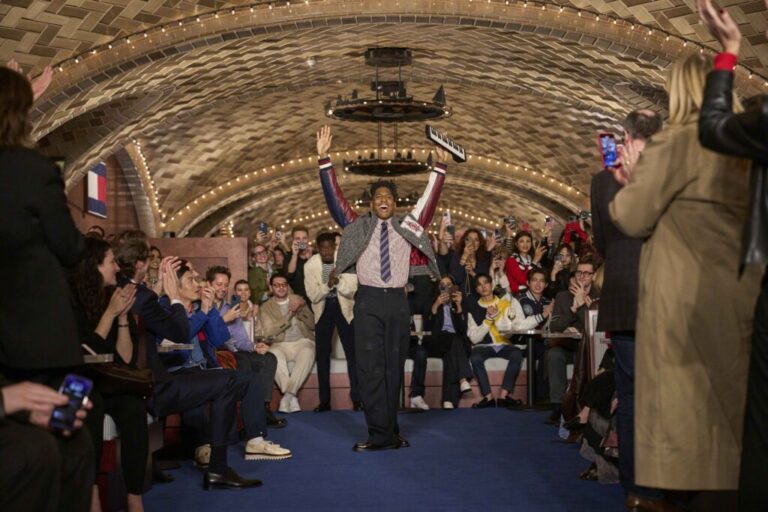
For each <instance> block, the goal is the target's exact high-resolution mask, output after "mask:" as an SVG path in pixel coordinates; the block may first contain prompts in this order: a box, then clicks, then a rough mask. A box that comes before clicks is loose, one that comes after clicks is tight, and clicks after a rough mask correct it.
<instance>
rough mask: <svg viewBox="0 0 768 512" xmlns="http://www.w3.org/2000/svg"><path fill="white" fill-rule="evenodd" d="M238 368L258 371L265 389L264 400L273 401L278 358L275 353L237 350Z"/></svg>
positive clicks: (263, 389)
mask: <svg viewBox="0 0 768 512" xmlns="http://www.w3.org/2000/svg"><path fill="white" fill-rule="evenodd" d="M235 359H236V360H237V369H238V370H243V371H250V372H254V373H257V374H258V375H259V378H260V379H261V389H262V391H264V401H265V402H271V401H272V383H273V382H274V381H275V373H276V372H277V358H276V357H275V354H273V353H271V352H267V353H266V354H258V353H256V352H235Z"/></svg>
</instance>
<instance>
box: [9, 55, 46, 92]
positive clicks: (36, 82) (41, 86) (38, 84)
mask: <svg viewBox="0 0 768 512" xmlns="http://www.w3.org/2000/svg"><path fill="white" fill-rule="evenodd" d="M6 65H7V66H8V68H9V69H12V70H13V71H15V72H17V73H18V74H20V75H22V76H25V77H26V78H27V80H29V83H30V85H31V86H32V101H33V102H35V101H37V100H38V98H40V96H42V95H43V93H44V92H45V90H46V89H48V86H49V85H51V81H52V80H53V69H52V68H51V67H50V66H47V67H45V69H43V72H42V73H40V76H38V77H37V78H35V79H33V78H32V75H31V74H28V75H24V72H23V71H22V69H21V66H20V65H19V63H18V62H16V60H15V59H11V60H9V61H8V63H7V64H6Z"/></svg>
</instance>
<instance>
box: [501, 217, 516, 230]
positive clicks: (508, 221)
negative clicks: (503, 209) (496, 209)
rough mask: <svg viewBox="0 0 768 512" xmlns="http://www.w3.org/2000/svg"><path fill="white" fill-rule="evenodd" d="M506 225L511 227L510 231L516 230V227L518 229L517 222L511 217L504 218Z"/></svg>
mask: <svg viewBox="0 0 768 512" xmlns="http://www.w3.org/2000/svg"><path fill="white" fill-rule="evenodd" d="M504 224H506V225H507V226H509V229H515V227H517V221H516V220H515V218H514V217H512V216H511V215H510V216H509V217H504Z"/></svg>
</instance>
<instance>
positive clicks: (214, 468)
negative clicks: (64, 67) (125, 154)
mask: <svg viewBox="0 0 768 512" xmlns="http://www.w3.org/2000/svg"><path fill="white" fill-rule="evenodd" d="M699 9H700V12H701V16H702V20H703V22H704V24H705V25H706V26H707V27H708V28H709V29H710V31H711V32H712V33H713V35H714V36H715V37H716V38H717V40H718V41H719V42H720V43H721V44H722V46H723V52H722V53H720V54H719V55H718V56H717V57H716V58H715V59H714V62H713V61H712V60H711V59H708V58H706V57H705V56H703V55H701V54H699V53H693V54H690V55H688V56H686V57H683V58H681V59H680V60H678V61H677V62H676V63H674V64H673V66H672V69H671V73H670V76H669V79H668V82H667V92H668V95H669V113H670V115H669V119H668V124H667V126H666V127H663V123H662V120H661V118H660V116H659V115H658V114H657V113H655V112H653V111H648V110H638V111H633V112H631V113H630V114H629V115H628V116H627V117H626V119H625V122H624V129H625V133H624V134H623V145H622V146H621V147H620V152H619V160H618V162H617V163H616V164H615V165H613V166H611V167H606V168H605V169H603V170H602V171H601V172H599V173H598V174H596V175H595V176H594V177H593V180H592V187H591V201H592V205H591V221H590V220H589V218H590V215H589V214H587V215H579V216H573V217H571V218H569V219H568V222H567V223H566V224H565V226H564V229H563V231H562V233H561V234H559V236H558V237H557V239H555V237H554V235H553V231H552V227H553V225H552V223H551V220H550V219H549V218H547V219H546V222H545V223H544V226H545V227H544V228H543V229H536V230H534V229H531V228H530V226H529V224H527V223H525V222H522V221H520V220H516V219H514V218H511V217H505V218H503V220H502V224H503V227H502V228H501V229H500V230H497V232H495V233H494V236H487V231H486V230H484V229H481V228H475V227H471V226H468V227H465V228H464V229H459V230H457V226H455V225H454V224H453V222H452V220H451V218H450V214H449V213H448V212H446V213H445V214H443V215H442V217H441V218H440V228H439V231H438V234H437V235H430V234H429V231H428V230H429V227H430V226H431V224H432V222H433V217H434V216H435V213H436V211H437V204H438V202H439V198H440V194H441V192H442V189H443V187H444V184H445V183H446V179H447V174H448V166H447V165H446V163H445V162H447V161H448V159H449V155H448V153H447V152H445V151H444V150H442V149H437V150H436V156H437V158H436V163H435V165H434V166H433V167H432V169H431V171H430V176H429V179H428V182H427V185H426V188H425V190H424V193H423V195H422V196H421V198H420V199H419V200H418V201H416V203H415V206H413V208H412V209H411V210H410V211H408V212H406V213H405V214H398V213H397V212H396V200H397V197H398V194H397V187H396V185H395V184H394V182H391V181H377V182H375V183H373V184H371V186H370V191H369V192H370V197H371V204H370V206H371V209H370V212H367V213H365V214H358V213H357V212H356V211H355V210H354V209H353V208H351V207H350V204H349V203H348V201H347V200H346V199H345V197H344V194H343V192H342V190H341V188H340V186H339V184H338V182H337V180H336V174H335V170H334V166H333V163H332V162H331V159H330V156H329V155H330V149H331V142H332V134H331V129H330V127H328V126H325V127H322V128H321V129H320V130H319V131H318V133H317V154H318V162H319V179H320V185H321V187H322V190H323V193H324V197H325V201H326V203H327V206H328V210H329V213H330V215H331V217H332V218H333V220H334V221H335V222H336V223H337V224H338V225H339V226H341V227H342V228H343V234H342V233H339V232H331V231H322V232H319V233H310V231H309V229H308V228H306V227H305V226H301V225H297V226H293V227H292V229H291V231H290V233H285V234H283V233H282V232H281V231H280V230H275V231H273V232H270V231H269V230H268V229H267V226H266V223H260V225H259V226H258V230H257V235H256V237H255V239H254V240H252V241H251V243H249V246H248V269H247V279H241V280H237V281H236V282H232V275H233V272H232V271H231V270H230V269H229V268H227V267H225V266H218V265H216V266H211V267H209V268H206V269H196V268H195V267H194V266H193V264H192V262H191V261H189V260H186V259H182V258H179V257H177V256H174V255H163V254H162V252H161V251H160V249H158V248H157V247H155V246H153V245H151V243H150V240H149V239H148V238H147V236H146V235H145V234H144V233H143V232H141V231H125V232H122V233H114V234H107V233H105V232H104V230H103V229H102V228H100V227H98V226H94V227H93V228H91V229H90V230H88V232H87V233H85V234H84V235H83V234H81V233H80V232H78V230H77V229H76V228H75V226H74V223H73V222H72V219H71V216H70V214H69V211H68V209H67V205H66V198H65V195H64V184H63V181H62V179H61V176H60V174H59V172H58V171H57V170H56V168H55V167H54V166H53V164H52V163H51V162H50V161H48V160H47V159H46V158H44V157H43V156H41V155H40V154H39V153H37V152H36V151H35V150H34V149H33V144H32V143H31V141H30V133H31V129H30V125H29V111H30V109H31V107H32V104H33V101H34V99H35V98H36V97H38V96H39V95H40V94H42V91H44V90H45V86H46V82H49V81H50V76H49V75H48V74H47V72H46V73H44V75H43V76H42V77H41V79H40V80H42V82H41V81H40V80H38V81H37V82H36V83H34V84H31V83H30V81H29V80H28V78H27V77H25V76H23V75H22V74H21V73H20V72H19V71H20V70H19V69H18V67H17V66H15V65H14V66H10V67H8V68H0V198H1V199H2V200H0V215H2V218H3V219H4V220H3V223H2V225H1V226H2V227H1V228H0V236H2V238H3V240H4V244H3V246H2V249H0V261H2V262H3V263H4V264H5V266H6V268H9V269H12V272H10V273H9V277H8V279H9V280H10V282H9V283H8V285H9V286H8V289H9V290H12V293H6V294H3V295H2V296H0V454H1V456H2V460H3V464H2V466H1V467H0V508H2V509H3V510H21V509H22V508H28V509H29V508H31V509H32V510H72V511H85V510H91V511H98V510H100V509H101V507H100V503H99V501H100V495H99V490H98V486H97V485H96V470H97V468H98V467H99V465H98V463H99V461H100V460H101V453H102V451H103V442H102V439H103V429H104V419H105V417H106V416H107V415H108V416H109V417H111V418H112V420H113V421H114V423H115V424H116V426H117V429H118V431H119V432H120V440H121V442H120V455H121V456H120V463H121V469H122V475H123V479H124V483H125V488H126V492H127V498H126V508H127V510H129V511H132V512H137V511H141V510H143V500H142V495H143V493H144V490H145V489H146V484H145V482H146V481H147V468H149V467H151V463H150V462H151V460H152V457H151V454H150V450H149V421H154V420H157V419H162V418H166V417H168V416H170V415H175V414H178V415H180V416H181V417H182V422H183V426H184V430H183V432H184V434H183V436H184V443H185V445H186V446H189V447H190V450H189V455H190V457H191V458H192V459H193V460H194V463H195V464H196V465H197V466H199V467H200V468H202V470H203V477H202V482H203V487H204V488H206V489H208V488H210V487H224V488H247V487H256V486H259V485H261V484H262V482H261V481H260V480H257V479H255V478H250V477H245V476H242V475H240V474H238V473H237V472H236V471H235V470H234V469H232V467H231V466H230V464H229V462H228V453H227V447H228V446H230V445H233V444H237V443H241V441H242V453H243V457H244V459H245V460H258V461H280V460H285V459H289V458H291V457H292V456H293V454H292V452H291V450H290V449H289V448H286V447H284V446H281V445H280V444H277V443H276V442H274V441H273V440H272V439H278V440H279V438H280V436H281V434H280V429H283V428H290V426H289V424H288V423H289V422H288V420H287V419H286V418H285V417H284V415H286V414H291V413H294V412H298V411H301V410H302V405H301V404H300V402H299V399H298V396H299V392H300V390H301V389H302V387H303V386H304V385H305V382H306V381H307V379H308V377H309V375H310V374H311V372H312V369H313V367H315V366H316V368H317V382H318V399H317V403H316V405H315V406H314V409H313V410H314V412H317V413H323V412H326V411H330V410H331V409H332V408H333V407H334V404H333V400H332V396H333V395H332V389H331V379H330V375H331V353H332V347H333V341H334V339H335V338H334V335H337V336H338V338H339V340H340V342H341V346H342V347H343V350H344V355H345V359H346V367H347V374H348V378H349V395H350V400H351V402H352V407H353V409H354V410H356V411H362V412H363V414H364V415H365V421H366V425H367V429H368V435H367V438H366V439H365V440H364V441H361V442H358V443H356V444H354V446H353V449H354V450H355V451H359V452H367V451H377V450H388V449H403V448H408V447H409V446H410V442H409V441H408V440H407V439H406V438H405V437H403V434H402V433H401V432H400V428H399V425H398V422H397V410H398V408H399V407H400V406H401V404H400V392H401V387H402V386H403V385H404V383H403V378H404V372H403V368H404V363H405V360H406V359H408V358H410V359H412V360H413V371H412V374H411V380H410V396H409V403H408V404H407V405H410V406H411V407H413V408H416V409H421V410H428V409H429V408H430V406H429V405H428V403H427V400H426V398H425V394H426V375H427V360H428V358H439V359H440V360H441V361H442V389H441V393H442V395H441V400H440V403H441V407H442V409H454V408H456V407H458V406H459V403H460V401H461V399H462V397H464V396H471V394H472V393H473V383H476V386H477V388H478V390H479V394H478V395H476V401H475V403H474V405H473V407H474V408H477V409H485V408H491V407H505V408H508V409H513V410H514V409H519V408H522V407H523V405H524V404H523V402H522V401H521V400H519V399H517V398H515V394H516V393H515V390H516V385H517V381H518V377H519V374H520V370H521V366H522V362H523V359H524V358H526V357H527V356H528V354H527V353H526V352H524V351H523V350H522V349H521V347H522V346H524V345H526V343H528V342H529V341H530V340H529V339H528V337H531V336H535V337H536V339H535V341H534V342H533V352H532V353H533V361H528V368H529V370H528V371H530V372H533V373H534V374H535V378H534V382H535V390H536V397H535V399H536V402H537V403H538V405H541V406H543V407H546V408H548V409H549V415H548V417H547V422H548V423H551V424H554V425H556V426H558V427H560V429H561V432H560V433H561V435H562V436H563V437H566V438H568V439H569V440H571V441H575V442H578V443H579V444H580V445H581V453H582V455H583V456H584V457H585V458H587V459H588V460H589V461H590V462H591V465H590V466H589V468H588V469H587V470H586V471H585V472H584V473H583V474H582V475H581V477H582V478H584V479H591V480H600V481H603V482H616V481H618V482H620V483H621V485H622V486H623V488H624V490H625V492H626V496H627V499H626V503H625V505H626V508H627V510H634V511H676V510H695V511H703V510H718V511H721V510H734V509H735V507H736V506H737V502H738V510H741V511H751V510H765V509H766V507H768V490H766V488H765V486H764V484H763V482H765V479H766V477H768V475H767V474H766V472H767V471H768V470H766V465H765V464H764V460H765V457H766V455H767V452H768V436H766V434H765V433H764V429H762V428H761V427H762V426H763V423H764V421H765V418H766V414H768V413H766V411H768V406H766V400H768V397H767V396H766V395H767V394H766V392H765V389H766V385H768V382H767V381H768V339H766V336H768V327H767V326H766V321H768V288H766V286H768V285H767V284H766V283H768V281H766V280H763V281H762V283H763V284H762V290H761V284H760V283H761V279H763V273H764V270H765V264H766V262H768V238H766V233H767V232H768V231H767V230H766V226H767V225H768V203H767V202H766V201H768V177H766V167H765V166H766V162H768V131H766V129H765V127H766V123H768V121H767V119H768V109H766V100H765V98H758V99H757V100H756V101H754V102H753V104H752V105H751V106H749V107H748V108H747V109H746V110H745V109H744V108H743V107H742V106H741V104H740V103H739V100H738V98H737V97H736V95H735V94H734V93H733V69H734V66H735V64H736V59H737V56H738V50H739V41H740V38H741V34H740V33H739V30H738V27H737V26H736V25H735V23H734V22H733V20H732V19H731V18H730V17H729V16H728V13H727V12H725V11H722V10H720V11H718V10H716V9H714V7H713V6H712V5H711V3H710V2H709V0H699ZM750 160H751V162H750ZM742 233H743V238H742ZM740 239H742V240H743V247H742V250H741V251H734V250H733V249H732V247H733V245H734V243H735V241H736V240H740ZM200 256H205V255H200ZM756 308H757V309H756ZM594 310H599V314H598V315H597V318H598V320H597V327H596V330H597V331H601V332H605V333H606V335H607V337H608V340H609V345H610V348H609V349H608V351H607V352H606V353H605V355H604V356H603V358H602V361H601V362H600V364H599V369H598V370H597V372H595V373H594V375H592V372H591V368H587V367H585V366H588V363H585V361H588V360H589V359H588V358H587V359H584V357H582V354H583V353H585V351H587V350H588V349H587V348H586V347H588V346H589V344H588V340H587V338H586V333H587V332H588V331H589V328H588V322H589V321H590V320H589V319H590V311H594ZM41 313H42V314H43V315H44V316H45V321H40V315H41ZM753 321H754V324H753ZM558 333H563V334H566V335H564V336H559V337H558V336H552V337H547V336H540V335H542V334H558ZM84 354H90V355H93V356H97V357H98V356H108V357H107V358H106V359H101V360H100V361H103V360H111V361H112V362H111V363H108V364H84ZM492 358H499V359H503V360H506V361H507V363H506V368H505V370H504V372H503V376H502V378H501V385H500V386H499V388H498V391H497V392H496V390H494V386H492V385H491V378H490V377H489V374H488V370H487V369H486V363H487V361H488V360H489V359H492ZM569 364H573V365H574V371H573V377H572V378H571V379H570V381H569V378H568V373H567V367H568V365H569ZM214 369H215V370H216V371H212V370H214ZM73 374H74V377H73ZM73 379H74V380H73ZM63 380H65V381H66V382H76V383H79V384H78V385H80V386H81V390H82V387H83V386H84V387H86V388H87V389H88V392H87V393H86V397H85V398H83V397H81V396H79V395H77V396H76V397H75V395H73V394H72V393H67V394H65V393H63V392H62V391H64V392H68V391H69V390H67V389H62V390H60V391H59V392H57V391H56V389H59V386H60V384H61V383H62V381H63ZM275 389H276V390H277V393H278V394H279V396H280V400H279V405H278V407H277V410H276V411H273V410H272V406H271V404H272V397H273V393H275V391H274V390H275ZM73 397H75V398H73ZM76 398H77V399H76ZM527 405H528V406H534V405H535V404H527ZM276 413H280V414H282V415H283V416H282V417H281V416H278V414H276ZM51 418H54V419H55V420H56V421H52V420H51ZM745 418H746V419H745ZM148 419H149V421H148ZM275 431H277V432H275ZM268 437H269V438H270V439H268ZM11 461H13V462H11ZM737 490H739V491H740V492H739V493H738V495H737Z"/></svg>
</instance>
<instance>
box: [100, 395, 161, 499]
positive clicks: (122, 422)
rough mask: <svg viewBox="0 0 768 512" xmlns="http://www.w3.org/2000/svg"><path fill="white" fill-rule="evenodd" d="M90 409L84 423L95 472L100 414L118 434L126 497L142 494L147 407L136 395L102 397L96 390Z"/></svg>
mask: <svg viewBox="0 0 768 512" xmlns="http://www.w3.org/2000/svg"><path fill="white" fill-rule="evenodd" d="M91 401H92V402H93V409H91V410H90V411H89V412H88V416H87V417H86V419H85V424H86V425H88V430H89V431H90V432H91V437H92V439H93V446H94V454H95V460H96V472H98V468H99V464H100V462H101V448H102V444H103V437H104V415H105V414H109V415H110V416H111V417H112V419H113V420H114V421H115V425H116V426H117V430H118V432H119V433H120V466H121V467H122V470H123V479H124V480H125V488H126V490H127V491H128V493H130V494H143V493H144V476H145V475H146V470H147V459H148V458H149V429H148V428H147V405H146V403H145V401H144V399H143V398H142V397H140V396H138V395H107V396H105V395H102V394H101V393H99V391H98V389H94V390H93V392H92V393H91Z"/></svg>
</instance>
